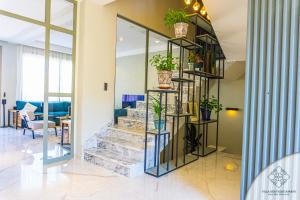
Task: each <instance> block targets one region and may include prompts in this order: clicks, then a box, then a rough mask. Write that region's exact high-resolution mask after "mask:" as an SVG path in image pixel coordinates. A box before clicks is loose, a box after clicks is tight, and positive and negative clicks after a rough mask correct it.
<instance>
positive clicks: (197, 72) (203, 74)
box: [183, 70, 223, 79]
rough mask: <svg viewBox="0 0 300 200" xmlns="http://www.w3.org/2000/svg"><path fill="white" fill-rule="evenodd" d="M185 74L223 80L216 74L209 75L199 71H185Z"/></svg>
mask: <svg viewBox="0 0 300 200" xmlns="http://www.w3.org/2000/svg"><path fill="white" fill-rule="evenodd" d="M183 72H184V73H187V74H192V75H195V76H201V77H205V78H211V79H223V77H222V76H217V75H215V74H211V73H207V72H202V71H197V70H195V71H194V70H184V71H183Z"/></svg>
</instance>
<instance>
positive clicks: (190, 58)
mask: <svg viewBox="0 0 300 200" xmlns="http://www.w3.org/2000/svg"><path fill="white" fill-rule="evenodd" d="M188 59H189V63H194V62H195V54H194V53H193V52H189V57H188Z"/></svg>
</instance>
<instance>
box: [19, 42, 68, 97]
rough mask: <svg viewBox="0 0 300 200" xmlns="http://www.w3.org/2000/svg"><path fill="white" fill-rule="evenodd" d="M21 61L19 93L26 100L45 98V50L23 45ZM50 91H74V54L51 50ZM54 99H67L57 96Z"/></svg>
mask: <svg viewBox="0 0 300 200" xmlns="http://www.w3.org/2000/svg"><path fill="white" fill-rule="evenodd" d="M20 51H21V53H20V55H21V61H19V65H20V66H21V67H18V68H19V70H18V73H19V75H18V76H19V78H18V80H19V84H18V85H19V87H18V88H19V90H20V91H19V94H20V95H18V96H20V97H21V99H22V100H24V101H43V100H44V74H45V59H44V54H45V53H44V50H43V49H38V48H34V47H28V46H22V47H21V48H20ZM49 92H51V93H71V92H72V56H71V55H69V54H66V53H60V52H53V51H52V52H50V59H49ZM52 100H53V101H61V100H66V99H63V98H55V99H52Z"/></svg>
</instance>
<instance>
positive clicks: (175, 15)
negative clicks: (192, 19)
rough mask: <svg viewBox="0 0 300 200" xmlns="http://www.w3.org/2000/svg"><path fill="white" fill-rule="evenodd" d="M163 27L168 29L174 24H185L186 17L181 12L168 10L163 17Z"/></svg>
mask: <svg viewBox="0 0 300 200" xmlns="http://www.w3.org/2000/svg"><path fill="white" fill-rule="evenodd" d="M164 21H165V25H166V26H168V27H172V26H173V25H174V24H176V23H180V22H183V23H187V22H188V16H187V14H186V13H185V12H184V11H183V10H172V9H169V10H168V12H167V13H166V15H165V19H164Z"/></svg>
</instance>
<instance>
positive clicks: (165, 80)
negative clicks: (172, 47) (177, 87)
mask: <svg viewBox="0 0 300 200" xmlns="http://www.w3.org/2000/svg"><path fill="white" fill-rule="evenodd" d="M172 73H173V72H172V71H165V70H164V71H158V72H157V75H158V84H159V86H158V87H159V88H160V89H170V88H171V83H172Z"/></svg>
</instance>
